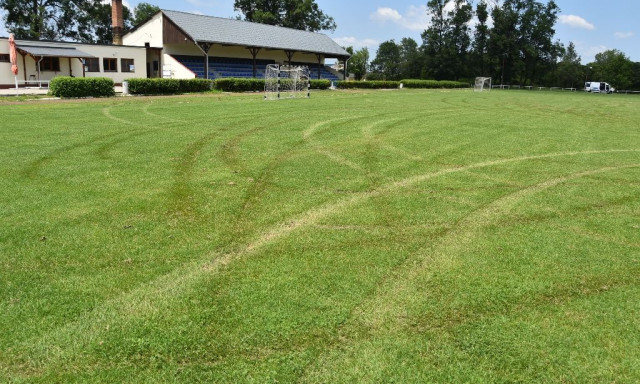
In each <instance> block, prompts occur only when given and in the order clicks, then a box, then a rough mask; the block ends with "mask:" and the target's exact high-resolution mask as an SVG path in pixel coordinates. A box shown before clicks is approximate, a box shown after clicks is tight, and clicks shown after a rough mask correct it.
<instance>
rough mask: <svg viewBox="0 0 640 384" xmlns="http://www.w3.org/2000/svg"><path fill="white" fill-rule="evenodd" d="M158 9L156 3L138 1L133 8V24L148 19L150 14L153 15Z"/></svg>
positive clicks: (138, 23)
mask: <svg viewBox="0 0 640 384" xmlns="http://www.w3.org/2000/svg"><path fill="white" fill-rule="evenodd" d="M159 10H160V7H158V6H157V5H152V4H149V3H138V5H136V7H135V8H134V9H133V20H132V23H133V25H134V26H135V25H140V24H142V23H144V22H145V21H147V20H149V19H150V18H151V16H153V15H155V14H156V13H157V12H158V11H159Z"/></svg>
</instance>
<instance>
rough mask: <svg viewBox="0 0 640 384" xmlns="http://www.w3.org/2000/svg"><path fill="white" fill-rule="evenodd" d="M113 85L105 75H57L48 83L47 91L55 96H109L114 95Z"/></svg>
mask: <svg viewBox="0 0 640 384" xmlns="http://www.w3.org/2000/svg"><path fill="white" fill-rule="evenodd" d="M113 85H114V84H113V80H112V79H108V78H106V77H69V76H57V77H54V78H53V79H52V80H51V83H50V84H49V93H50V94H52V95H53V96H57V97H109V96H114V95H115V90H114V89H113Z"/></svg>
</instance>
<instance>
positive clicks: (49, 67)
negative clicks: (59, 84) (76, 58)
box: [40, 57, 60, 72]
mask: <svg viewBox="0 0 640 384" xmlns="http://www.w3.org/2000/svg"><path fill="white" fill-rule="evenodd" d="M40 70H41V71H52V72H60V58H58V57H43V58H42V61H41V62H40Z"/></svg>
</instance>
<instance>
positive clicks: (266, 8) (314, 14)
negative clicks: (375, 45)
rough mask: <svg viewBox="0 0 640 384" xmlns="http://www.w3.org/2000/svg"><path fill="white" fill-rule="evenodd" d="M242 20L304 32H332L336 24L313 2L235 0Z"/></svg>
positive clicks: (235, 6) (298, 0)
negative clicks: (242, 17) (242, 16)
mask: <svg viewBox="0 0 640 384" xmlns="http://www.w3.org/2000/svg"><path fill="white" fill-rule="evenodd" d="M233 7H234V9H235V10H236V11H237V12H241V13H242V14H243V15H244V20H246V21H254V22H257V23H263V24H269V25H279V26H281V27H288V28H294V29H301V30H305V31H311V32H316V31H334V30H335V29H336V22H335V21H334V19H333V17H331V16H329V15H327V14H325V13H324V12H323V11H322V10H321V9H320V7H318V4H316V2H315V0H235V1H234V3H233Z"/></svg>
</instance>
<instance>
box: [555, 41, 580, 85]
mask: <svg viewBox="0 0 640 384" xmlns="http://www.w3.org/2000/svg"><path fill="white" fill-rule="evenodd" d="M581 61H582V59H581V58H580V55H578V52H576V46H575V45H574V44H573V42H570V43H569V45H568V46H567V48H566V49H565V50H564V53H563V54H562V60H561V61H560V63H558V69H557V71H556V76H555V82H556V85H558V86H561V87H564V88H569V87H571V88H581V87H582V83H583V82H584V80H585V78H584V77H585V73H584V69H583V66H582V64H581Z"/></svg>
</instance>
